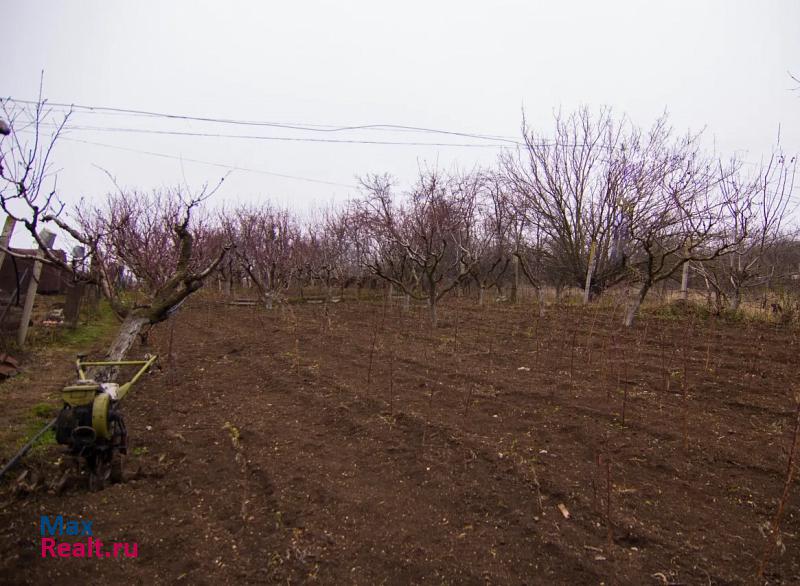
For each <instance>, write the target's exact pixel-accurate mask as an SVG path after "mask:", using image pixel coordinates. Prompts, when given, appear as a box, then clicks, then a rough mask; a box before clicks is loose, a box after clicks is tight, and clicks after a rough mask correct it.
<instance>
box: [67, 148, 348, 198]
mask: <svg viewBox="0 0 800 586" xmlns="http://www.w3.org/2000/svg"><path fill="white" fill-rule="evenodd" d="M59 140H67V141H70V142H79V143H83V144H89V145H94V146H99V147H105V148H109V149H116V150H120V151H126V152H130V153H138V154H141V155H149V156H152V157H161V158H163V159H174V160H176V161H183V162H187V163H197V164H200V165H209V166H211V167H219V168H222V169H228V170H231V171H246V172H248V173H258V174H261V175H270V176H272V177H282V178H284V179H296V180H298V181H307V182H309V183H320V184H323V185H334V186H337V187H348V188H350V189H358V186H356V185H351V184H348V183H337V182H335V181H325V180H323V179H311V178H309V177H301V176H299V175H287V174H285V173H275V172H273V171H265V170H263V169H253V168H251V167H241V166H239V165H226V164H224V163H216V162H213V161H204V160H202V159H189V158H186V157H180V156H177V155H170V154H167V153H158V152H154V151H143V150H139V149H132V148H129V147H122V146H117V145H113V144H106V143H102V142H94V141H90V140H82V139H79V138H70V137H67V136H62V137H60V138H59Z"/></svg>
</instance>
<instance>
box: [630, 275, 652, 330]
mask: <svg viewBox="0 0 800 586" xmlns="http://www.w3.org/2000/svg"><path fill="white" fill-rule="evenodd" d="M650 287H651V283H643V284H642V286H641V287H640V288H639V291H637V293H636V296H635V297H634V298H633V300H631V302H630V304H629V305H628V310H627V311H626V312H625V321H624V322H623V325H624V326H625V327H626V328H629V327H631V326H632V325H633V322H634V321H635V320H636V314H637V313H639V308H640V307H641V306H642V302H643V301H644V298H645V297H646V296H647V292H648V291H649V290H650Z"/></svg>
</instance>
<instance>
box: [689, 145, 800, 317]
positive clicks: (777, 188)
mask: <svg viewBox="0 0 800 586" xmlns="http://www.w3.org/2000/svg"><path fill="white" fill-rule="evenodd" d="M796 167H797V162H796V159H795V158H793V157H792V158H787V157H785V156H784V155H783V154H781V153H776V154H774V155H773V156H772V157H771V158H770V159H769V161H768V162H767V164H766V165H765V167H764V168H763V169H761V170H759V172H758V173H757V174H756V176H755V177H754V178H752V179H750V180H748V179H742V178H740V177H739V176H730V177H726V178H725V180H723V181H722V182H721V184H720V187H721V189H722V190H723V194H724V198H723V207H722V215H723V217H722V223H723V226H724V230H725V231H726V232H727V233H728V234H727V237H728V238H729V239H730V240H733V241H738V244H737V245H736V246H734V247H733V248H732V249H731V251H730V254H729V255H727V256H726V257H724V258H719V259H716V260H714V261H711V262H705V263H695V264H694V268H695V269H696V270H697V272H698V273H699V274H700V275H702V276H703V278H704V279H705V281H706V283H707V284H708V286H709V287H710V288H711V290H712V291H713V292H714V295H715V298H716V299H717V300H718V301H717V310H721V309H722V307H723V305H724V304H725V303H727V304H729V306H730V309H731V310H732V311H737V310H738V309H739V304H740V303H741V301H742V297H743V294H744V292H745V291H747V290H749V289H752V288H755V287H761V286H764V285H765V284H767V283H768V282H769V281H771V280H773V279H780V278H782V277H783V276H784V275H782V274H780V273H779V274H776V273H775V269H776V266H775V263H773V262H769V261H770V260H772V258H774V255H771V254H770V253H771V252H772V251H773V250H774V248H775V247H776V246H777V245H778V244H780V243H781V242H782V241H783V239H784V228H785V220H786V216H787V211H788V206H789V203H790V200H791V195H792V189H793V187H794V177H795V172H796ZM785 268H787V269H788V268H790V267H785Z"/></svg>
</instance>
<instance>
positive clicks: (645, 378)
mask: <svg viewBox="0 0 800 586" xmlns="http://www.w3.org/2000/svg"><path fill="white" fill-rule="evenodd" d="M620 316H621V314H620V310H619V309H617V310H616V311H615V310H613V309H612V308H605V309H593V308H592V309H583V308H580V307H564V308H560V309H556V308H553V309H552V310H551V311H550V312H549V315H548V316H547V317H545V318H543V319H537V318H536V317H535V316H534V315H533V314H532V312H531V310H530V308H524V307H512V306H506V305H492V306H490V307H488V308H483V309H481V308H478V307H475V306H474V305H472V304H468V303H467V302H466V301H463V302H461V303H459V304H453V303H451V304H450V305H446V306H445V307H444V308H442V310H441V314H440V319H441V322H442V323H441V324H440V327H438V328H436V329H431V328H429V326H428V325H427V321H426V320H427V313H426V312H425V311H424V310H422V309H420V308H415V309H412V311H411V313H409V314H407V315H404V314H403V313H402V312H401V311H400V309H399V308H396V307H393V308H389V309H388V310H384V309H383V306H382V305H381V304H380V303H378V302H374V303H369V302H361V303H356V302H344V303H340V304H333V305H330V306H327V307H326V306H324V305H310V304H309V305H293V306H288V307H285V308H283V309H279V310H275V311H273V312H267V311H264V310H260V309H256V308H252V307H229V306H226V305H222V304H218V303H214V302H212V301H210V300H207V299H206V300H203V299H196V300H193V301H192V303H191V305H190V306H187V307H186V308H185V309H183V310H182V311H181V312H180V313H179V314H177V315H176V316H175V318H174V320H173V321H172V322H169V323H167V324H163V325H161V326H159V327H158V328H157V330H156V331H155V332H154V334H153V335H152V337H151V345H152V346H153V348H154V349H155V350H156V351H158V352H159V353H160V354H161V355H162V357H164V358H162V361H161V362H162V366H163V370H157V371H155V372H154V373H153V374H152V375H150V376H148V377H147V378H146V379H145V380H144V381H143V382H142V383H141V384H140V385H139V386H137V387H136V388H135V389H134V391H133V393H132V394H131V395H130V397H129V398H127V399H126V400H125V403H126V404H125V413H126V421H127V423H128V427H129V430H130V433H131V442H132V447H133V453H132V454H130V455H129V456H128V458H127V464H126V465H127V469H126V475H127V479H126V481H125V482H124V483H123V484H119V485H114V486H111V487H110V488H107V489H106V490H104V491H102V492H100V493H90V492H88V490H87V489H86V487H85V483H83V482H77V481H76V482H75V483H74V484H73V485H71V486H70V487H68V488H67V489H66V490H65V491H64V492H63V493H62V494H60V495H57V494H54V493H53V492H52V491H48V490H46V489H39V490H35V491H33V492H32V493H28V494H24V492H23V493H19V491H17V492H18V494H16V495H15V494H13V493H12V490H13V489H14V486H13V485H14V483H13V482H11V483H8V482H7V483H5V485H4V487H3V489H4V491H5V492H4V495H3V497H2V498H3V500H4V504H3V505H2V508H1V509H0V583H3V584H43V583H85V582H88V583H93V584H148V585H149V584H181V583H186V584H258V583H273V582H281V583H310V582H318V583H323V584H348V583H355V584H382V583H388V584H407V583H437V584H438V583H469V584H478V583H481V584H483V583H493V584H522V583H526V584H600V583H606V584H637V585H638V584H654V585H658V584H740V583H752V582H753V578H754V575H755V573H756V570H757V568H758V565H759V561H760V560H761V558H762V554H763V551H764V547H765V545H766V544H767V542H768V539H767V537H766V536H769V534H770V533H769V525H768V524H769V522H770V521H771V520H772V518H773V516H774V515H775V512H776V510H777V507H778V501H779V498H780V495H781V494H782V492H783V488H784V482H785V479H786V470H787V456H788V450H789V447H790V445H791V441H792V431H793V425H794V419H795V411H794V410H795V403H794V399H793V389H797V387H796V386H795V387H793V385H795V384H796V383H795V380H796V365H797V359H796V356H797V349H798V340H797V335H796V332H795V331H794V330H792V329H789V328H788V327H785V326H781V325H778V324H768V323H756V322H748V323H726V322H721V321H715V320H705V319H701V318H695V317H692V316H690V315H686V316H682V317H679V318H675V317H670V318H667V317H658V316H657V315H650V316H646V317H645V319H643V320H642V321H640V322H639V323H638V324H637V326H636V327H635V328H634V329H632V330H622V329H621V328H620V327H619V325H618V324H619V321H620ZM171 323H174V356H173V358H172V359H171V360H170V359H168V358H166V354H167V347H168V344H169V337H170V328H171V325H170V324H171ZM373 342H374V345H373ZM373 348H374V349H373ZM138 351H139V352H144V350H138ZM370 356H371V357H372V359H371V362H372V366H371V368H370ZM29 376H30V377H31V379H32V380H33V381H34V382H35V380H36V377H44V378H43V380H45V379H47V380H48V381H49V382H48V383H47V384H48V385H49V387H48V388H50V391H49V392H50V393H51V396H53V395H52V392H53V391H55V390H57V387H58V385H56V384H55V383H53V382H52V378H53V374H52V370H48V369H46V368H42V369H33V368H31V370H30V374H29ZM48 377H49V379H48ZM368 381H369V382H368ZM2 392H3V391H2V387H1V386H0V393H2ZM623 411H624V421H623ZM59 454H60V449H59V448H58V447H56V446H52V447H50V448H49V449H48V450H47V451H45V453H44V455H43V456H42V457H41V458H40V459H39V460H38V464H37V461H36V460H34V461H33V462H29V463H28V465H31V466H36V468H37V471H38V472H39V473H41V474H43V475H44V476H45V479H46V480H47V481H48V482H52V479H53V478H56V477H57V476H58V468H57V467H56V466H55V465H53V463H52V462H53V461H55V460H56V459H57V458H58V457H59ZM3 456H4V457H3V459H4V460H5V459H6V456H7V454H3ZM18 472H19V471H18ZM18 472H17V473H15V474H14V475H13V476H14V477H16V476H17V475H18ZM609 497H610V498H609ZM798 504H800V498H798V491H797V490H796V489H795V490H793V491H792V492H791V496H790V498H789V500H788V502H787V503H786V507H785V514H784V518H783V520H782V539H781V543H780V544H779V546H778V547H777V549H776V550H775V553H774V555H772V557H771V559H770V561H769V563H768V565H767V572H766V581H768V582H769V583H774V584H793V583H794V584H796V583H800V550H798V533H800V513H799V512H798ZM560 506H561V507H562V508H563V509H564V510H565V511H568V513H569V518H565V515H564V514H563V513H562V512H561V511H560V509H559V507H560ZM42 514H48V515H56V514H64V515H66V516H68V517H71V518H77V517H81V518H84V519H91V520H92V521H93V527H94V534H95V537H96V538H99V539H102V540H103V541H106V542H109V541H124V542H136V543H138V558H136V559H102V560H96V559H92V560H88V559H64V560H53V559H42V558H41V557H40V548H41V537H40V533H39V515H42Z"/></svg>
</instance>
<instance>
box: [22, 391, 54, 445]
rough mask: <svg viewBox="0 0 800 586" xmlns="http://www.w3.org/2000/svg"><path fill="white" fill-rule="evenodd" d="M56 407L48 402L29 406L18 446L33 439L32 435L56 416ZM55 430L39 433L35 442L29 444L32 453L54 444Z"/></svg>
mask: <svg viewBox="0 0 800 586" xmlns="http://www.w3.org/2000/svg"><path fill="white" fill-rule="evenodd" d="M57 412H58V408H57V407H56V406H55V405H51V404H50V403H37V404H36V405H34V406H33V407H31V408H30V410H29V413H28V417H27V418H26V421H25V427H24V433H23V435H22V438H20V440H19V441H18V442H17V445H18V447H20V448H21V447H22V446H24V445H25V444H27V443H28V442H29V441H31V440H32V439H33V437H34V436H35V435H36V434H37V433H39V431H41V429H42V428H43V427H44V426H45V425H46V424H47V423H48V422H49V421H50V420H51V419H52V418H53V417H55V416H56V413H57ZM55 443H56V432H55V429H48V430H47V432H45V433H44V434H43V435H41V436H40V437H39V438H38V439H37V440H36V442H35V443H34V444H33V446H31V452H30V453H33V452H35V451H36V450H38V449H42V448H46V447H47V446H52V445H55Z"/></svg>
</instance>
